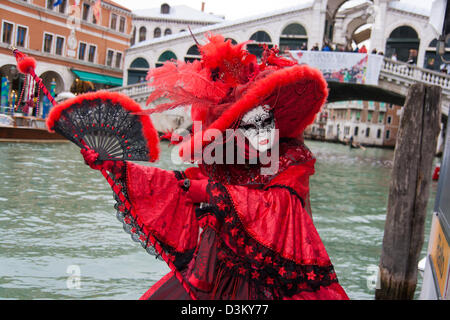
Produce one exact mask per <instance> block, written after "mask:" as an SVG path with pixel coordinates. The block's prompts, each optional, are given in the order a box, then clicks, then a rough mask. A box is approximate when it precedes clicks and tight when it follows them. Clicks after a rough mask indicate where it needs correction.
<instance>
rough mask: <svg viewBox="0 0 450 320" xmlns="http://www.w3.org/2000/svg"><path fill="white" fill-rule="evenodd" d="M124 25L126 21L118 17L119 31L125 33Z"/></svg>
mask: <svg viewBox="0 0 450 320" xmlns="http://www.w3.org/2000/svg"><path fill="white" fill-rule="evenodd" d="M125 23H126V19H125V18H124V17H120V23H119V31H120V32H125Z"/></svg>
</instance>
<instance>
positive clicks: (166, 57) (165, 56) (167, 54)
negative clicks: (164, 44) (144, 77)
mask: <svg viewBox="0 0 450 320" xmlns="http://www.w3.org/2000/svg"><path fill="white" fill-rule="evenodd" d="M170 60H177V56H176V55H175V53H173V52H172V51H170V50H167V51H164V52H163V53H162V54H161V55H160V56H159V58H158V62H157V63H156V67H161V66H162V65H163V63H164V62H166V61H170Z"/></svg>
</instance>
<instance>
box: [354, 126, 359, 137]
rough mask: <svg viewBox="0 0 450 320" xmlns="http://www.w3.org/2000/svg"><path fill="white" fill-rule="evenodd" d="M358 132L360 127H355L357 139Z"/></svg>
mask: <svg viewBox="0 0 450 320" xmlns="http://www.w3.org/2000/svg"><path fill="white" fill-rule="evenodd" d="M358 131H359V127H355V134H354V136H355V137H357V136H358Z"/></svg>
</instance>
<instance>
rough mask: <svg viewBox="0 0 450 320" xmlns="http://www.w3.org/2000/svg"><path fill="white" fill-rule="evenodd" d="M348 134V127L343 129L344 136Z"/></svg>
mask: <svg viewBox="0 0 450 320" xmlns="http://www.w3.org/2000/svg"><path fill="white" fill-rule="evenodd" d="M349 133H350V127H344V134H345V135H348V134H349Z"/></svg>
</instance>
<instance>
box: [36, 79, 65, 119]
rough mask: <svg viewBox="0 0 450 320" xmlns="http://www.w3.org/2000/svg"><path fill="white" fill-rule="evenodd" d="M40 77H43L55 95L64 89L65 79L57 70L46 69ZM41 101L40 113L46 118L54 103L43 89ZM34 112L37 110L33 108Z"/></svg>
mask: <svg viewBox="0 0 450 320" xmlns="http://www.w3.org/2000/svg"><path fill="white" fill-rule="evenodd" d="M40 78H41V79H42V82H43V83H44V86H45V87H46V88H47V89H48V90H49V92H50V93H51V94H52V96H53V97H56V95H57V94H58V93H61V92H63V91H64V80H63V78H62V77H61V76H60V75H59V73H57V72H55V71H46V72H44V73H42V74H41V75H40ZM39 102H40V106H39V109H40V112H39V113H40V115H42V117H43V118H46V117H47V115H48V113H49V112H50V110H51V108H52V107H53V105H52V103H51V102H50V101H49V100H48V98H47V97H46V96H45V95H44V93H43V92H42V91H41V92H40V95H39ZM33 112H35V110H33ZM40 115H39V116H40Z"/></svg>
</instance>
